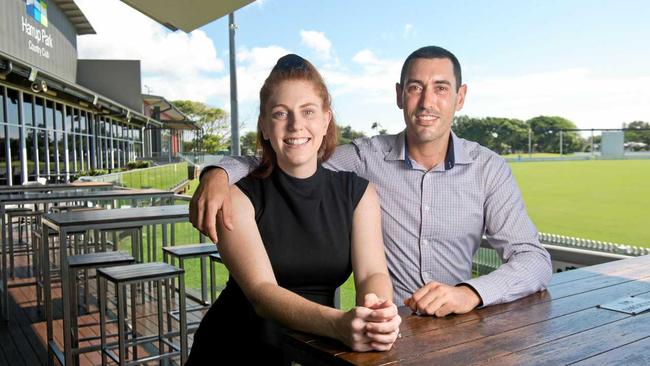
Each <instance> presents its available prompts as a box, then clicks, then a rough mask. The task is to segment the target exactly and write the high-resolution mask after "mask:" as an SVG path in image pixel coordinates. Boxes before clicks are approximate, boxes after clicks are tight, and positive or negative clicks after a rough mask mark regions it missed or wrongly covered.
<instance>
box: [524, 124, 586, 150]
mask: <svg viewBox="0 0 650 366" xmlns="http://www.w3.org/2000/svg"><path fill="white" fill-rule="evenodd" d="M526 123H527V124H528V126H529V127H530V128H531V129H532V130H533V136H532V137H533V145H534V150H535V151H536V152H550V153H559V152H560V131H562V151H563V152H564V153H572V152H575V151H581V150H582V148H583V145H584V142H583V141H582V138H580V136H578V133H577V132H576V131H566V130H568V129H575V128H576V125H575V124H574V123H573V122H571V121H569V120H568V119H566V118H562V117H557V116H554V117H551V116H538V117H535V118H531V119H529V120H528V121H526Z"/></svg>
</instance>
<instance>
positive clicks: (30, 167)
mask: <svg viewBox="0 0 650 366" xmlns="http://www.w3.org/2000/svg"><path fill="white" fill-rule="evenodd" d="M25 132H26V133H27V135H26V136H25V145H26V146H25V147H26V150H27V172H28V176H29V179H28V180H35V179H36V175H37V174H38V172H37V170H36V159H37V158H36V156H37V155H36V154H37V152H36V129H34V128H27V129H26V130H25Z"/></svg>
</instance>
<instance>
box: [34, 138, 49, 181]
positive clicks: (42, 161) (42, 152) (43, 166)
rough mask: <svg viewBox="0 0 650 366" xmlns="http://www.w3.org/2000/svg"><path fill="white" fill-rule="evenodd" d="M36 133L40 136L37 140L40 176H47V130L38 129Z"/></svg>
mask: <svg viewBox="0 0 650 366" xmlns="http://www.w3.org/2000/svg"><path fill="white" fill-rule="evenodd" d="M35 133H36V135H37V136H38V140H37V141H36V143H37V146H36V149H37V150H38V176H39V177H45V176H47V173H48V171H47V161H48V160H47V159H48V156H47V154H46V153H47V150H46V149H45V148H46V147H47V143H48V141H47V131H46V130H36V131H35Z"/></svg>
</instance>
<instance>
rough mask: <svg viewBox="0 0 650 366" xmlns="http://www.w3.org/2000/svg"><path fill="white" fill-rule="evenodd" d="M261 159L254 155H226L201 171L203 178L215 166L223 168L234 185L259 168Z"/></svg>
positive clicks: (229, 181) (230, 182)
mask: <svg viewBox="0 0 650 366" xmlns="http://www.w3.org/2000/svg"><path fill="white" fill-rule="evenodd" d="M258 165H259V161H258V160H257V158H255V157H253V156H224V157H223V158H222V159H221V160H220V161H219V162H218V163H217V164H215V165H208V166H206V167H205V168H203V170H202V171H201V179H203V176H204V175H205V173H207V172H208V171H210V170H212V169H214V168H221V169H223V170H224V171H225V172H226V174H227V175H228V183H229V184H230V185H233V184H235V183H237V182H238V181H239V180H240V179H242V178H244V177H245V176H247V175H248V174H249V173H250V172H251V171H252V170H253V169H255V168H257V166H258Z"/></svg>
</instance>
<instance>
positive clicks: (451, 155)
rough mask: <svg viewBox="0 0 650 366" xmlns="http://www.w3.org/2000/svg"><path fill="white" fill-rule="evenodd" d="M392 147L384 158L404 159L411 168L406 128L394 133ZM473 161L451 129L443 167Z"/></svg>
mask: <svg viewBox="0 0 650 366" xmlns="http://www.w3.org/2000/svg"><path fill="white" fill-rule="evenodd" d="M392 145H393V146H392V148H391V150H390V152H389V153H388V155H387V156H386V160H404V164H405V165H406V167H407V168H409V169H413V164H412V162H411V158H410V157H409V155H408V146H407V143H406V130H403V131H402V132H400V133H399V134H397V135H395V140H393V144H392ZM472 161H474V160H473V159H472V158H471V157H470V156H469V155H468V154H467V151H465V147H464V144H463V142H462V141H461V139H460V138H459V137H458V136H456V134H455V133H454V132H453V131H452V132H451V133H450V134H449V144H447V153H446V154H445V169H444V170H450V169H453V168H454V166H456V164H469V163H471V162H472Z"/></svg>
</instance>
